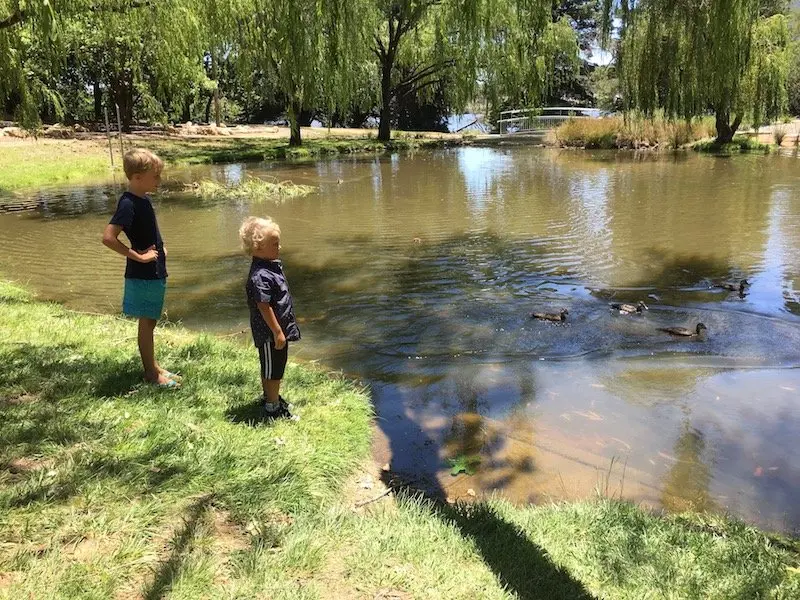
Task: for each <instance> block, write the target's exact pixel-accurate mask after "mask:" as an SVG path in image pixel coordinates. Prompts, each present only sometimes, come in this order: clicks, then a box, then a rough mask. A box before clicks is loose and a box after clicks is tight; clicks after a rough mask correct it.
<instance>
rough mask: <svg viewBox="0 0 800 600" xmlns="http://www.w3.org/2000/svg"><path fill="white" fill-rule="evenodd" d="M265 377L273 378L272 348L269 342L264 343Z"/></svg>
mask: <svg viewBox="0 0 800 600" xmlns="http://www.w3.org/2000/svg"><path fill="white" fill-rule="evenodd" d="M264 358H265V360H264V379H271V378H272V350H271V349H270V345H269V342H265V343H264Z"/></svg>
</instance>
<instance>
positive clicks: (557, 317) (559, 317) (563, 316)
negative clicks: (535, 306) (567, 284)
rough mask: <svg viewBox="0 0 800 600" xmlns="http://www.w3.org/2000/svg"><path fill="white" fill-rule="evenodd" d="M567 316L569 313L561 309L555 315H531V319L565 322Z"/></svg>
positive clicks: (542, 313) (537, 313) (536, 313)
mask: <svg viewBox="0 0 800 600" xmlns="http://www.w3.org/2000/svg"><path fill="white" fill-rule="evenodd" d="M568 314H569V311H568V310H567V309H566V308H562V309H561V310H560V311H559V312H557V313H544V312H535V313H531V319H541V320H542V321H566V320H567V315H568Z"/></svg>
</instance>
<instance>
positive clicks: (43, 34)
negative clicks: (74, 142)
mask: <svg viewBox="0 0 800 600" xmlns="http://www.w3.org/2000/svg"><path fill="white" fill-rule="evenodd" d="M58 8H59V9H60V8H61V7H60V6H59V7H58ZM57 22H58V13H57V5H56V3H55V0H53V1H50V2H48V1H47V0H33V1H30V0H28V1H26V0H0V109H2V108H3V107H4V106H8V105H13V107H14V108H15V115H14V117H15V118H16V119H17V120H18V121H20V122H21V123H23V124H24V125H33V124H36V123H38V107H39V105H40V103H41V102H42V99H43V97H45V96H49V95H50V94H49V91H48V88H47V87H46V86H44V85H42V82H41V81H40V80H39V79H38V78H37V77H36V76H35V75H34V76H32V74H31V73H30V72H28V71H26V69H25V68H24V63H25V61H26V59H27V57H28V53H29V51H30V47H31V40H32V38H33V37H38V38H40V39H43V40H45V41H46V42H47V43H46V44H45V52H46V54H47V59H48V60H49V61H51V62H56V61H57V60H58V53H57V49H56V47H55V44H54V43H53V42H54V40H55V31H56V28H57ZM50 100H51V101H53V102H55V103H56V105H57V106H56V108H57V109H58V110H60V105H59V104H58V99H57V98H56V97H51V98H50Z"/></svg>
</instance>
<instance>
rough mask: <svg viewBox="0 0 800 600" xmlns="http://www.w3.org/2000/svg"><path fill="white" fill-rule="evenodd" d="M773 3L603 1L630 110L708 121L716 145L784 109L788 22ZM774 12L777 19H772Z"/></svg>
mask: <svg viewBox="0 0 800 600" xmlns="http://www.w3.org/2000/svg"><path fill="white" fill-rule="evenodd" d="M781 5H782V3H781V2H776V1H775V0H704V1H703V2H697V1H696V0H604V18H605V22H604V33H605V39H606V40H608V39H609V32H610V29H611V21H612V17H613V16H614V14H616V15H617V16H618V17H619V19H620V23H621V27H620V31H619V43H618V45H617V52H618V55H617V61H618V71H619V74H620V81H621V85H622V89H623V96H624V98H625V103H626V106H627V107H628V108H638V109H641V110H643V111H644V112H645V113H647V114H652V113H653V112H654V111H655V110H656V109H659V108H660V109H663V110H664V111H665V112H666V113H667V114H668V115H670V116H681V117H684V118H686V119H690V118H692V117H694V116H698V115H703V114H708V113H709V112H710V113H712V114H713V115H714V117H715V119H716V130H717V141H718V142H719V143H725V142H729V141H731V140H732V139H733V136H734V134H735V133H736V131H737V129H738V128H739V126H740V125H741V123H742V121H743V120H744V119H746V118H747V119H752V120H754V123H755V124H759V123H760V120H761V119H763V118H765V117H766V118H774V117H776V116H777V115H778V114H780V113H781V112H782V111H783V110H784V109H785V105H786V91H785V87H786V76H787V71H788V60H789V55H788V45H789V35H788V22H787V18H786V16H785V15H784V14H782V13H781V12H779V10H778V9H776V8H775V7H780V6H781ZM776 10H778V12H777V14H773V13H775V12H776Z"/></svg>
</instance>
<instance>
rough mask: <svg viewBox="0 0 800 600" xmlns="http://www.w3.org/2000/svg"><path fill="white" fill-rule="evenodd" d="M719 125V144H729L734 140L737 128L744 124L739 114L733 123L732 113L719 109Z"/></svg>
mask: <svg viewBox="0 0 800 600" xmlns="http://www.w3.org/2000/svg"><path fill="white" fill-rule="evenodd" d="M715 116H716V125H717V139H716V140H715V141H716V143H717V144H729V143H730V142H732V141H733V136H734V135H736V130H737V129H739V125H741V124H742V117H740V116H737V117H736V118H735V119H734V120H733V123H731V122H730V114H729V113H728V112H727V111H717V113H716V115H715Z"/></svg>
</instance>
